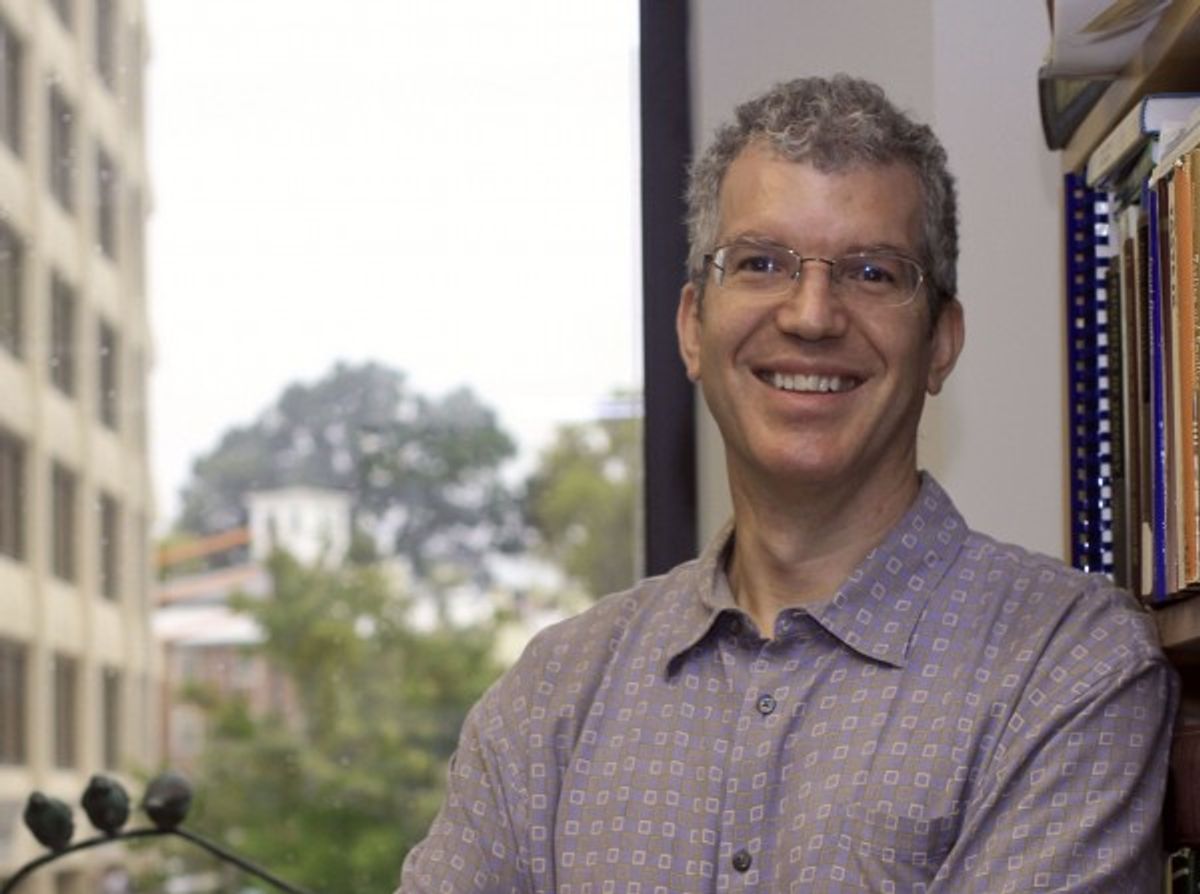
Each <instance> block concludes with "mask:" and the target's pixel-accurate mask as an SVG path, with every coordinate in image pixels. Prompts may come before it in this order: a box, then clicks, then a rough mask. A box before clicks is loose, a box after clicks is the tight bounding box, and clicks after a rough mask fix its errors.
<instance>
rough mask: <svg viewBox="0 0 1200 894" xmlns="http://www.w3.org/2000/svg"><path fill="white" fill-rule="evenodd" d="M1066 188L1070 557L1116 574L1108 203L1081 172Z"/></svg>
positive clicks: (1079, 563) (1069, 177)
mask: <svg viewBox="0 0 1200 894" xmlns="http://www.w3.org/2000/svg"><path fill="white" fill-rule="evenodd" d="M1065 193H1066V197H1067V201H1066V237H1067V332H1068V343H1067V387H1068V394H1069V403H1070V406H1069V421H1070V431H1069V453H1070V463H1069V467H1070V468H1069V476H1070V501H1069V502H1070V516H1071V561H1072V564H1074V565H1075V567H1077V568H1080V569H1082V570H1085V571H1099V572H1103V573H1105V574H1111V573H1112V570H1113V542H1112V521H1113V516H1112V505H1111V500H1112V456H1113V441H1112V430H1111V427H1110V381H1109V377H1108V341H1107V338H1108V318H1107V312H1108V308H1107V296H1106V289H1105V279H1106V278H1107V276H1108V266H1109V254H1110V250H1109V245H1108V243H1109V239H1108V227H1109V221H1108V203H1107V198H1106V197H1105V196H1104V194H1102V193H1100V192H1097V191H1096V190H1093V189H1090V188H1088V186H1087V184H1086V183H1085V182H1084V179H1083V177H1081V176H1080V175H1078V174H1068V175H1067V177H1066V183H1065Z"/></svg>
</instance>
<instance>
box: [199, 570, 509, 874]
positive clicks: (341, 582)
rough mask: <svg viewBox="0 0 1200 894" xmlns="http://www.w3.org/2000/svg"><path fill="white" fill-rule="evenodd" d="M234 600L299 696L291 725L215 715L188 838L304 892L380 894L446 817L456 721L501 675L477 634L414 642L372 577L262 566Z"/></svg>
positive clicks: (221, 711) (237, 708) (235, 713)
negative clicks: (215, 842) (253, 587)
mask: <svg viewBox="0 0 1200 894" xmlns="http://www.w3.org/2000/svg"><path fill="white" fill-rule="evenodd" d="M270 567H271V573H272V576H273V580H274V593H273V596H272V597H270V598H265V599H251V598H241V599H240V600H238V605H239V607H240V608H241V609H242V610H244V611H247V612H249V613H251V614H252V615H253V616H254V617H255V618H256V619H257V620H258V622H259V623H260V625H261V626H262V628H263V630H264V633H265V641H264V643H263V645H262V647H261V650H262V654H264V655H265V656H266V657H267V658H268V659H269V660H270V661H271V662H272V663H273V664H274V665H275V666H276V667H278V668H279V669H280V670H282V671H284V672H286V673H287V674H288V675H290V677H291V678H292V679H293V680H294V682H295V684H296V691H297V693H298V696H299V701H300V704H299V708H300V711H299V715H298V716H297V717H290V718H289V717H280V716H270V717H266V718H263V717H256V716H255V715H254V714H253V712H251V711H249V710H248V709H247V707H246V705H245V704H244V703H243V702H240V701H238V700H231V701H226V702H223V703H221V704H220V705H218V706H217V707H216V708H215V710H214V712H213V714H212V718H211V719H212V723H211V726H210V740H209V744H208V747H207V749H206V752H205V756H204V764H203V773H202V776H201V777H200V778H199V779H198V780H197V790H198V791H199V792H200V793H202V795H203V799H202V801H201V802H200V805H199V809H198V812H197V816H196V817H195V820H194V822H193V825H194V826H195V828H196V829H197V831H200V832H201V833H202V834H208V835H212V836H213V837H217V838H220V839H223V840H225V841H226V842H227V843H228V844H230V845H231V846H232V847H234V848H236V849H237V850H239V851H241V852H242V853H244V854H246V855H247V856H249V857H250V858H251V859H253V860H255V861H256V862H259V863H261V864H263V865H265V866H269V867H270V868H271V869H272V870H273V871H275V872H278V873H279V874H280V875H281V876H283V877H284V878H286V879H288V880H290V881H294V882H296V883H298V884H301V885H303V886H305V887H308V888H309V889H311V890H314V891H325V892H340V891H389V890H392V888H394V886H395V882H396V879H397V875H398V872H399V867H400V864H401V862H402V860H403V857H404V854H405V853H406V852H407V850H408V848H409V847H411V846H412V844H414V843H415V842H416V841H418V840H419V839H420V838H421V837H422V836H423V835H424V833H425V832H426V830H427V829H428V826H429V823H430V822H431V820H432V818H433V815H434V813H435V812H436V810H437V808H438V806H439V805H440V803H441V798H442V792H443V784H444V776H445V764H446V760H447V759H448V757H449V755H450V753H451V752H452V750H453V748H454V745H455V743H456V739H457V735H458V730H459V728H460V727H461V724H462V720H463V718H464V717H465V716H466V712H467V710H468V709H469V708H470V706H471V705H472V704H473V703H474V702H475V701H476V700H477V699H478V697H479V696H480V695H481V694H482V692H483V690H484V689H485V688H486V687H487V686H488V685H489V684H490V682H491V681H492V680H493V679H494V678H495V676H496V674H497V673H498V668H497V667H496V666H495V664H494V662H493V660H492V659H491V657H490V645H491V640H490V636H489V631H487V630H455V629H444V630H439V631H436V632H433V633H418V632H416V631H414V630H412V629H411V628H410V627H409V626H407V624H406V623H405V610H406V607H407V606H406V603H405V600H404V599H403V598H402V597H400V596H398V595H397V594H396V593H395V592H394V588H392V587H391V586H390V585H389V584H388V582H387V580H386V578H385V577H384V575H383V574H382V573H381V572H380V571H379V570H378V569H377V568H374V567H361V566H359V567H355V566H347V567H345V568H343V569H340V570H337V571H324V570H315V569H309V568H305V567H302V566H301V565H299V564H298V563H297V562H295V561H294V560H293V559H292V558H290V557H289V556H287V555H286V554H284V553H277V554H276V555H275V556H274V557H273V558H272V559H271V563H270Z"/></svg>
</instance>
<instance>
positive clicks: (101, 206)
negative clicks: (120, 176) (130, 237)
mask: <svg viewBox="0 0 1200 894" xmlns="http://www.w3.org/2000/svg"><path fill="white" fill-rule="evenodd" d="M96 240H97V241H98V242H99V243H100V250H101V251H103V252H104V254H105V255H107V256H108V257H110V258H116V256H117V165H116V162H114V161H113V159H112V156H111V155H109V154H108V152H106V151H105V149H104V147H103V146H101V145H99V144H97V145H96Z"/></svg>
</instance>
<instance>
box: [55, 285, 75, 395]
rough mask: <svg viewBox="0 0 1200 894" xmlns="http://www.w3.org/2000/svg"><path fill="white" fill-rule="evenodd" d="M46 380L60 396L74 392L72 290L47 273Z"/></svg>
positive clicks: (73, 298)
mask: <svg viewBox="0 0 1200 894" xmlns="http://www.w3.org/2000/svg"><path fill="white" fill-rule="evenodd" d="M49 362H50V381H51V382H52V383H53V384H54V386H55V387H56V388H57V389H58V390H59V391H61V392H62V393H63V394H68V395H70V394H74V393H75V290H74V289H72V288H71V287H70V286H69V285H68V284H67V281H66V280H64V279H63V278H62V277H61V276H59V275H58V274H57V273H52V274H50V360H49Z"/></svg>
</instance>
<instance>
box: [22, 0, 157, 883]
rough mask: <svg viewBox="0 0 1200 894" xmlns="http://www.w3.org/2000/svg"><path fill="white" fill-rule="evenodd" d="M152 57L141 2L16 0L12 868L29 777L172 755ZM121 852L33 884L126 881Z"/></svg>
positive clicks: (62, 776)
mask: <svg viewBox="0 0 1200 894" xmlns="http://www.w3.org/2000/svg"><path fill="white" fill-rule="evenodd" d="M146 56H147V41H146V30H145V18H144V9H143V2H142V0H0V877H3V876H5V875H7V874H9V873H10V872H11V871H12V870H13V869H14V868H15V867H16V866H18V865H20V864H21V863H23V862H24V861H26V860H28V859H29V858H31V857H33V856H34V855H36V854H38V853H40V851H41V848H40V847H39V846H38V845H37V844H36V842H35V841H34V840H33V838H32V836H30V835H29V833H28V832H27V831H26V830H25V829H24V827H23V824H22V823H21V818H20V815H21V811H22V810H23V807H24V801H25V798H26V797H27V796H28V794H29V792H30V791H32V790H34V789H38V790H41V791H44V792H46V793H48V794H50V795H53V796H56V797H59V798H62V799H63V800H66V801H68V802H69V803H72V804H75V805H78V801H79V796H80V794H81V793H82V791H83V789H84V787H85V786H86V784H87V781H88V778H89V777H90V775H91V774H92V773H94V772H109V773H114V774H117V775H118V776H124V778H125V779H126V782H127V784H129V787H130V788H131V790H132V789H133V788H134V787H133V785H132V783H131V780H132V774H133V773H134V772H136V771H139V770H153V769H155V768H156V766H157V764H158V761H159V755H160V747H159V742H158V737H159V731H158V729H157V726H158V724H157V723H156V722H155V720H156V718H157V716H158V709H157V704H158V701H159V697H160V693H159V688H160V687H159V684H158V683H157V682H156V681H157V679H158V676H159V672H158V660H157V659H156V657H155V654H156V653H155V651H154V640H153V637H152V634H151V629H150V623H149V617H150V592H151V557H150V551H149V546H148V544H149V530H150V525H151V522H152V504H153V500H152V490H151V482H150V473H149V456H148V450H147V417H146V379H147V370H148V367H149V363H150V334H149V328H148V322H147V313H146V280H145V264H144V239H143V232H144V222H145V219H146V214H147V207H148V196H149V187H148V182H147V175H146V155H145V131H144V108H143V72H144V69H145V60H146ZM91 833H92V830H91V828H90V826H89V825H88V823H87V820H86V817H84V816H83V813H82V811H79V810H77V814H76V838H82V837H85V836H87V835H89V834H91ZM93 854H94V856H91V855H93ZM120 859H121V854H120V853H113V849H111V848H108V849H104V848H102V849H98V850H96V851H92V852H89V856H88V857H87V859H79V860H75V859H72V860H71V861H64V863H67V864H69V865H68V868H67V869H64V870H61V871H58V872H57V873H56V872H54V871H53V870H46V871H43V872H41V873H38V874H35V876H33V877H32V878H31V879H30V880H29V882H27V883H23V885H22V890H26V886H28V890H29V892H30V894H37V892H50V891H54V892H83V891H93V890H119V887H118V886H119V884H120V881H119V878H118V879H114V877H113V867H114V866H115V865H116V864H119V862H120ZM118 874H119V871H118Z"/></svg>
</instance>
